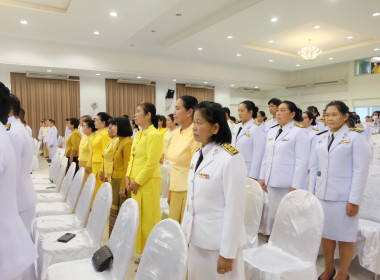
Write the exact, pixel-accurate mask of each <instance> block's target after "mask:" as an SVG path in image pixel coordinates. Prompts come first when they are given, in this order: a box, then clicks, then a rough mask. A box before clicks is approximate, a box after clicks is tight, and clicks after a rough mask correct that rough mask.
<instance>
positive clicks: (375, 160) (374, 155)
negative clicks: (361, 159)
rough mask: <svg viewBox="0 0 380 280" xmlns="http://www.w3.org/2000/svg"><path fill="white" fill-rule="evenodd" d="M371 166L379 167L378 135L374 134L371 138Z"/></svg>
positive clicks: (379, 138)
mask: <svg viewBox="0 0 380 280" xmlns="http://www.w3.org/2000/svg"><path fill="white" fill-rule="evenodd" d="M370 145H371V149H372V152H371V163H370V164H371V165H375V166H379V167H380V133H377V134H374V135H372V137H371V141H370Z"/></svg>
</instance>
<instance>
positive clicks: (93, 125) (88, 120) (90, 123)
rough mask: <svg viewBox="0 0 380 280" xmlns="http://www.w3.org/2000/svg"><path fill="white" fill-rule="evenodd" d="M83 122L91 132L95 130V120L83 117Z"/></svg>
mask: <svg viewBox="0 0 380 280" xmlns="http://www.w3.org/2000/svg"><path fill="white" fill-rule="evenodd" d="M84 122H85V123H86V124H87V126H88V128H91V131H92V132H95V131H97V130H98V129H97V128H96V127H95V121H94V120H92V119H85V120H84Z"/></svg>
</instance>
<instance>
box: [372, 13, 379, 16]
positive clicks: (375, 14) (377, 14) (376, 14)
mask: <svg viewBox="0 0 380 280" xmlns="http://www.w3.org/2000/svg"><path fill="white" fill-rule="evenodd" d="M372 16H374V17H378V16H380V13H374V14H373V15H372Z"/></svg>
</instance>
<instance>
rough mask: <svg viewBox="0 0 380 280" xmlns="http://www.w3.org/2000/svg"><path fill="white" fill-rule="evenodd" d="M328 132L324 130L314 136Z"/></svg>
mask: <svg viewBox="0 0 380 280" xmlns="http://www.w3.org/2000/svg"><path fill="white" fill-rule="evenodd" d="M327 131H328V130H324V131H322V132H319V133H317V134H315V135H321V134H323V133H326V132H327Z"/></svg>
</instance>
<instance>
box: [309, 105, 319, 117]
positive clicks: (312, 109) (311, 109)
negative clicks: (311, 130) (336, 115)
mask: <svg viewBox="0 0 380 280" xmlns="http://www.w3.org/2000/svg"><path fill="white" fill-rule="evenodd" d="M306 111H309V112H312V113H313V114H314V113H316V114H315V117H316V118H317V117H319V116H320V115H321V114H320V113H319V111H318V108H317V107H315V106H309V107H307V109H306Z"/></svg>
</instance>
